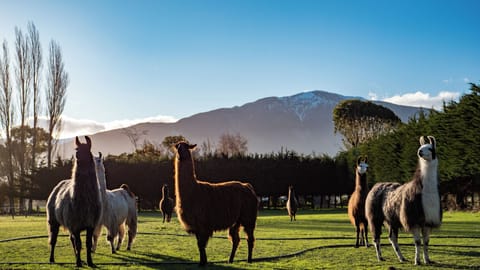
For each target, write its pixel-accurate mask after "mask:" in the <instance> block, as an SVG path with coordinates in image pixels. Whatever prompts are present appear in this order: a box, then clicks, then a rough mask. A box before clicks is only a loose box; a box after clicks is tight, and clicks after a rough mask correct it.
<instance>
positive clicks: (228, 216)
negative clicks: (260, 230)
mask: <svg viewBox="0 0 480 270" xmlns="http://www.w3.org/2000/svg"><path fill="white" fill-rule="evenodd" d="M195 146H196V145H190V144H188V143H185V142H180V143H177V144H176V145H175V149H176V155H175V162H174V165H175V195H176V201H177V202H176V210H177V217H178V219H179V221H180V223H181V224H182V225H183V227H184V228H185V230H186V231H187V232H189V233H192V234H195V236H196V237H197V245H198V250H199V253H200V265H202V266H203V265H205V264H206V263H207V254H206V252H205V247H206V246H207V242H208V239H209V237H211V236H212V235H213V232H214V231H220V230H226V229H228V230H229V231H228V233H229V238H230V240H231V241H232V251H231V253H230V258H229V260H228V261H229V262H230V263H231V262H233V258H234V257H235V252H236V250H237V247H238V244H239V242H240V236H239V229H240V226H243V228H244V231H245V233H246V234H247V242H248V262H252V250H253V245H254V242H255V238H254V235H253V231H254V230H255V224H256V220H257V208H258V199H257V195H256V194H255V191H254V190H253V187H252V186H251V185H250V184H248V183H241V182H238V181H230V182H224V183H218V184H212V183H208V182H203V181H199V180H197V178H196V176H195V168H194V163H193V157H192V153H191V150H192V149H193V148H195Z"/></svg>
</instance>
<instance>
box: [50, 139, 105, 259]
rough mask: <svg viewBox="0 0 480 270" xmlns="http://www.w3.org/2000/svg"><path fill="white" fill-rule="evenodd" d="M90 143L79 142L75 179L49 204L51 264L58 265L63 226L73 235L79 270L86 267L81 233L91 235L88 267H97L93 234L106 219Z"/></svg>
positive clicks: (54, 192) (56, 192)
mask: <svg viewBox="0 0 480 270" xmlns="http://www.w3.org/2000/svg"><path fill="white" fill-rule="evenodd" d="M85 140H86V143H85V144H82V143H80V140H79V139H78V137H76V139H75V144H76V154H75V162H74V165H73V169H72V178H71V179H69V180H63V181H61V182H60V183H58V184H57V185H56V186H55V187H54V188H53V190H52V192H51V193H50V196H49V197H48V200H47V209H46V210H47V223H48V241H49V243H50V262H51V263H54V262H55V259H54V254H55V245H56V243H57V237H58V231H59V229H60V226H63V227H65V228H66V229H67V230H68V231H69V233H70V241H71V242H72V245H73V249H74V252H75V256H76V264H77V267H81V266H82V260H81V258H80V251H81V249H82V241H81V239H80V232H81V231H83V230H86V231H87V239H86V247H87V264H88V266H91V267H94V266H95V265H94V263H93V261H92V254H91V252H92V238H93V231H94V229H95V227H96V226H97V225H98V223H99V221H100V217H101V215H102V201H101V198H100V194H99V193H100V192H99V187H98V182H97V177H96V175H95V165H94V162H93V156H92V153H91V148H92V142H91V140H90V138H89V137H87V136H85Z"/></svg>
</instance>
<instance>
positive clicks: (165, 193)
mask: <svg viewBox="0 0 480 270" xmlns="http://www.w3.org/2000/svg"><path fill="white" fill-rule="evenodd" d="M162 197H163V198H167V197H168V189H166V188H164V189H163V190H162Z"/></svg>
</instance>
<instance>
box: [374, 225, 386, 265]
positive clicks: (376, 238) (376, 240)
mask: <svg viewBox="0 0 480 270" xmlns="http://www.w3.org/2000/svg"><path fill="white" fill-rule="evenodd" d="M374 235H375V236H374V240H373V245H374V246H375V251H376V252H377V260H378V261H379V262H380V261H384V260H385V259H384V258H383V257H382V250H381V247H380V234H377V232H375V233H374Z"/></svg>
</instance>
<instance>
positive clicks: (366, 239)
mask: <svg viewBox="0 0 480 270" xmlns="http://www.w3.org/2000/svg"><path fill="white" fill-rule="evenodd" d="M363 234H364V237H363V238H364V239H365V247H367V248H368V247H369V246H370V244H369V243H368V223H367V222H364V223H363Z"/></svg>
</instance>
